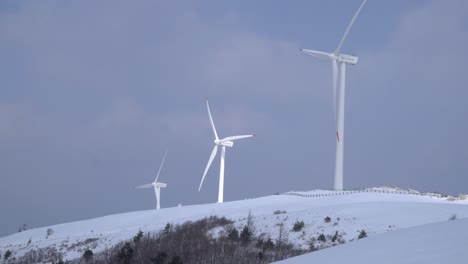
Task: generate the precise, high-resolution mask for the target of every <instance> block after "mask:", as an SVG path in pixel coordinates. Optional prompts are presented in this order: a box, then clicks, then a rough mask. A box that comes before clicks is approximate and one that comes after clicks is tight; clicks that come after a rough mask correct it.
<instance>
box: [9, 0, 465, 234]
mask: <svg viewBox="0 0 468 264" xmlns="http://www.w3.org/2000/svg"><path fill="white" fill-rule="evenodd" d="M359 4H360V0H352V1H344V0H314V1H308V0H307V1H306V0H304V1H266V0H262V1H224V2H221V1H194V2H191V1H184V2H182V1H152V0H142V1H123V0H119V1H114V0H112V1H111V0H108V1H90V0H89V1H58V0H56V1H52V0H51V1H48V0H46V1H33V0H31V1H14V0H2V1H0V58H1V59H0V80H1V86H0V87H1V88H0V177H1V178H0V179H1V184H0V212H1V216H0V223H1V224H0V235H7V234H10V233H14V232H16V231H17V229H18V227H19V226H20V225H22V224H28V225H29V226H30V227H39V226H44V225H51V224H56V223H62V222H68V221H75V220H81V219H88V218H91V217H98V216H103V215H107V214H113V213H121V212H128V211H136V210H146V209H152V208H154V206H155V205H154V203H155V202H154V199H155V198H154V192H152V191H151V190H144V189H143V190H135V189H133V187H134V186H137V185H141V184H145V183H150V182H152V181H153V180H154V177H155V174H156V172H157V169H158V166H159V164H160V161H161V159H162V156H163V154H164V151H165V149H166V148H167V149H169V153H168V156H167V159H166V164H165V167H164V168H163V170H162V174H161V176H160V180H161V181H162V182H165V183H167V184H168V187H167V188H166V189H163V190H162V194H161V196H162V201H161V205H162V207H171V206H177V205H178V204H182V205H189V204H197V203H212V202H216V200H217V191H218V175H219V157H218V159H216V160H215V162H213V165H212V168H211V170H210V171H209V173H208V175H207V177H206V179H205V183H204V186H203V189H202V191H201V192H200V193H199V192H198V185H199V182H200V180H201V176H202V173H203V170H204V169H205V166H206V163H207V161H208V157H209V155H210V152H211V149H212V147H213V141H212V140H213V135H212V132H211V129H210V125H209V120H208V116H207V113H206V107H205V102H204V98H205V96H207V97H209V99H210V106H211V110H212V113H213V118H214V121H215V124H216V126H217V129H218V134H219V135H220V137H225V136H230V135H236V134H244V133H255V134H257V137H256V138H251V139H245V140H241V141H238V142H236V143H235V145H234V147H233V148H229V149H228V150H227V153H226V178H225V192H224V194H225V196H224V198H225V201H231V200H239V199H246V198H253V197H259V196H265V195H270V194H273V193H275V192H286V191H291V190H311V189H317V188H322V189H330V188H332V186H333V170H334V155H335V129H334V125H333V122H334V121H333V106H332V105H333V101H332V90H331V66H330V63H329V62H326V61H320V60H317V59H315V58H313V57H310V56H307V55H305V54H302V53H301V52H299V49H300V48H309V49H316V50H322V51H327V52H331V51H334V50H335V48H336V46H337V45H338V42H339V40H340V39H341V36H342V34H343V32H344V30H345V28H346V26H347V24H348V22H349V20H350V18H351V17H352V15H353V14H354V12H355V10H356V9H357V7H358V6H359ZM466 47H468V3H467V2H466V1H464V0H448V1H440V0H432V1H431V0H414V1H407V0H395V1H381V0H369V1H368V2H367V4H366V6H365V7H364V9H363V10H362V12H361V15H360V16H359V18H358V19H357V21H356V23H355V24H354V27H353V29H352V31H351V34H350V36H349V38H348V40H347V42H346V43H345V45H344V48H343V52H345V53H348V54H355V55H357V56H359V63H358V65H356V66H349V67H348V68H347V88H346V89H347V90H346V115H345V135H346V141H345V163H344V166H345V174H344V185H345V188H346V189H349V188H365V187H372V186H383V185H391V186H399V187H403V188H414V189H417V190H421V191H437V192H444V193H452V194H458V193H467V192H468V190H467V186H468V178H467V177H468V151H467V149H468V140H467V135H468V122H467V121H466V120H467V116H468V105H467V104H466V103H465V101H466V98H467V96H468V90H467V88H468V87H467V86H466V83H467V81H468V74H467V73H466V61H467V59H468V53H467V51H466Z"/></svg>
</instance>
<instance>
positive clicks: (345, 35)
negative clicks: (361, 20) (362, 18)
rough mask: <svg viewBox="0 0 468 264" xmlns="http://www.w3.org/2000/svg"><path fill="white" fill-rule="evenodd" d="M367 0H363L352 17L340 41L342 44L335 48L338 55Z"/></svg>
mask: <svg viewBox="0 0 468 264" xmlns="http://www.w3.org/2000/svg"><path fill="white" fill-rule="evenodd" d="M366 1H367V0H363V1H362V3H361V5H360V6H359V8H358V10H357V11H356V13H355V14H354V16H353V18H352V19H351V22H350V23H349V25H348V27H347V28H346V31H345V33H344V35H343V38H341V41H340V44H339V45H338V48H336V50H335V55H336V56H338V55H339V54H340V53H341V48H342V47H343V44H344V42H345V40H346V38H347V37H348V34H349V31H350V30H351V27H352V26H353V24H354V21H355V20H356V18H357V17H358V15H359V13H360V12H361V9H362V7H364V4H365V3H366Z"/></svg>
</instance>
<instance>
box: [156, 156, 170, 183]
mask: <svg viewBox="0 0 468 264" xmlns="http://www.w3.org/2000/svg"><path fill="white" fill-rule="evenodd" d="M166 155H167V150H166V153H164V157H163V159H162V162H161V165H159V170H158V174H157V175H156V180H154V182H158V178H159V173H161V169H162V166H163V164H164V160H165V159H166Z"/></svg>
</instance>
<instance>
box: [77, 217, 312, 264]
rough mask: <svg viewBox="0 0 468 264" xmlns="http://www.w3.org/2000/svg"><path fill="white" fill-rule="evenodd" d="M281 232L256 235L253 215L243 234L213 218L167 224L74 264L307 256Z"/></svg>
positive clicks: (185, 262) (227, 222)
mask: <svg viewBox="0 0 468 264" xmlns="http://www.w3.org/2000/svg"><path fill="white" fill-rule="evenodd" d="M278 229H279V234H278V237H276V238H271V237H266V236H265V234H260V235H257V234H256V232H255V225H254V223H253V217H252V216H251V215H250V214H249V216H248V219H247V224H246V225H244V226H243V227H242V228H241V229H240V230H237V229H236V228H235V227H234V225H233V222H232V221H230V220H228V219H226V218H224V217H217V216H211V217H208V218H204V219H201V220H198V221H194V222H192V221H188V222H185V223H183V224H180V225H171V224H167V225H166V226H165V228H164V229H163V230H161V231H160V232H158V233H156V234H150V233H147V234H144V233H143V232H139V233H138V234H136V235H135V237H134V238H133V239H132V240H130V241H127V242H122V243H120V244H118V245H116V246H114V247H113V248H111V249H108V250H105V251H103V252H100V253H98V254H94V255H93V254H92V252H90V251H87V252H85V253H84V254H83V257H82V258H81V259H80V260H79V261H76V262H73V263H93V264H111V263H112V264H133V263H151V264H182V263H183V264H191V263H193V264H195V263H213V264H214V263H225V264H229V263H244V264H249V263H252V264H253V263H255V264H260V263H270V262H273V261H278V260H282V259H285V258H289V257H293V256H296V255H300V254H303V253H306V252H307V251H305V250H297V249H295V248H294V246H293V245H292V244H291V243H289V242H288V241H287V236H286V232H287V231H286V230H285V228H284V227H283V226H278ZM214 230H216V231H215V232H213V231H214Z"/></svg>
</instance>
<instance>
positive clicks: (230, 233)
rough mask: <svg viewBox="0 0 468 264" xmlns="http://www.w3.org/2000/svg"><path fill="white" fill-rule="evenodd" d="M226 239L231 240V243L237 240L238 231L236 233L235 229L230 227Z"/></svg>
mask: <svg viewBox="0 0 468 264" xmlns="http://www.w3.org/2000/svg"><path fill="white" fill-rule="evenodd" d="M228 238H229V240H232V241H237V240H239V231H237V229H236V228H235V227H232V228H231V229H230V230H229V231H228Z"/></svg>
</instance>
